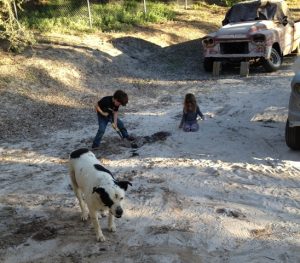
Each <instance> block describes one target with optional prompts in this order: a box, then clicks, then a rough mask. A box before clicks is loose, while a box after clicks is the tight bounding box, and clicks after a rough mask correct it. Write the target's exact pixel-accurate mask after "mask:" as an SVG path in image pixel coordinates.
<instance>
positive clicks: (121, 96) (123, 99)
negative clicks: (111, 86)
mask: <svg viewBox="0 0 300 263" xmlns="http://www.w3.org/2000/svg"><path fill="white" fill-rule="evenodd" d="M113 97H114V99H115V100H117V101H118V102H120V103H121V105H122V106H126V104H127V102H128V96H127V94H126V93H125V92H124V91H123V90H117V91H116V92H115V93H114V95H113Z"/></svg>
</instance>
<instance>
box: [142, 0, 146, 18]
mask: <svg viewBox="0 0 300 263" xmlns="http://www.w3.org/2000/svg"><path fill="white" fill-rule="evenodd" d="M143 2H144V14H145V15H146V13H147V6H146V0H143Z"/></svg>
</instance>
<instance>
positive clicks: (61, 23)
mask: <svg viewBox="0 0 300 263" xmlns="http://www.w3.org/2000/svg"><path fill="white" fill-rule="evenodd" d="M24 9H25V10H24V12H23V14H22V16H21V22H22V23H23V24H24V25H25V26H26V27H28V28H31V29H35V30H38V31H41V32H49V31H50V32H60V33H67V32H72V31H79V32H92V31H97V30H100V31H124V30H126V29H129V28H131V27H132V26H135V25H144V24H146V23H160V22H165V21H168V20H172V19H173V18H174V17H175V12H174V11H173V8H172V5H167V4H163V3H158V2H148V3H147V13H146V14H144V12H143V5H142V4H141V3H140V1H139V2H137V1H134V0H129V1H124V2H115V3H110V4H97V3H93V4H91V14H92V24H93V27H92V29H91V28H90V26H89V16H88V9H87V6H86V4H85V3H84V2H83V3H77V4H76V5H74V4H72V2H65V3H61V2H60V3H57V2H52V3H48V4H46V5H43V6H38V7H37V8H34V11H31V10H32V9H33V8H26V7H25V8H24Z"/></svg>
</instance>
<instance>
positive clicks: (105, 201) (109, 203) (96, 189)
mask: <svg viewBox="0 0 300 263" xmlns="http://www.w3.org/2000/svg"><path fill="white" fill-rule="evenodd" d="M95 192H96V193H98V194H99V196H100V198H101V200H102V202H103V204H104V205H105V206H108V207H111V206H112V205H113V204H114V202H113V201H112V200H111V199H110V197H109V194H108V193H107V192H106V191H105V189H104V188H102V187H94V188H93V193H95Z"/></svg>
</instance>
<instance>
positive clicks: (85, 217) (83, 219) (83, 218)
mask: <svg viewBox="0 0 300 263" xmlns="http://www.w3.org/2000/svg"><path fill="white" fill-rule="evenodd" d="M88 218H89V214H88V213H82V214H81V221H86V220H87V219H88Z"/></svg>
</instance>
